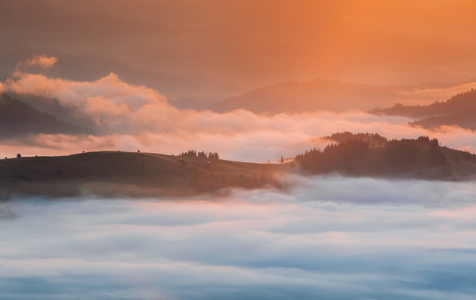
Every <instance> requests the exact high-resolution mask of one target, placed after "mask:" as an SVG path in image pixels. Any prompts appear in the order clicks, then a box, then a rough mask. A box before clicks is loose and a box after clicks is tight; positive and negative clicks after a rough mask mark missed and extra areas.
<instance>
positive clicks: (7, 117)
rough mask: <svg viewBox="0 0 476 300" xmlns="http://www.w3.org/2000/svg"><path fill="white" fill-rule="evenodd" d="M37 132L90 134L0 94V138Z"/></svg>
mask: <svg viewBox="0 0 476 300" xmlns="http://www.w3.org/2000/svg"><path fill="white" fill-rule="evenodd" d="M39 133H45V134H58V133H63V134H90V133H91V130H89V129H86V128H82V127H79V126H75V125H72V124H69V123H67V122H63V121H60V120H58V119H57V118H56V117H54V116H52V115H51V114H48V113H45V112H40V111H38V110H37V109H35V108H33V107H31V106H30V105H28V104H25V103H23V102H20V101H18V100H16V99H13V98H11V97H10V96H8V95H6V94H0V139H7V138H12V137H20V136H23V135H28V134H39Z"/></svg>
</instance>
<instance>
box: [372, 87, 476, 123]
mask: <svg viewBox="0 0 476 300" xmlns="http://www.w3.org/2000/svg"><path fill="white" fill-rule="evenodd" d="M371 112H372V113H376V114H384V115H391V116H404V117H410V118H414V119H418V120H417V121H414V122H412V123H411V124H413V125H419V126H422V127H424V128H435V127H439V126H442V125H457V126H460V127H463V128H467V129H471V130H475V129H476V90H475V89H471V90H470V91H467V92H464V93H459V94H457V95H455V96H453V97H451V98H450V99H448V100H446V101H444V102H438V101H436V102H434V103H432V104H430V105H424V106H420V105H409V106H406V105H402V104H399V103H397V104H395V105H394V106H392V107H390V108H383V109H380V108H377V109H374V110H372V111H371Z"/></svg>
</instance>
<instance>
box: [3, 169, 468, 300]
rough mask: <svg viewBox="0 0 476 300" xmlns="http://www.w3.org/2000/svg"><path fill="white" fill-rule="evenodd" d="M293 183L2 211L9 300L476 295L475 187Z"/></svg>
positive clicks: (19, 203)
mask: <svg viewBox="0 0 476 300" xmlns="http://www.w3.org/2000/svg"><path fill="white" fill-rule="evenodd" d="M288 180H290V181H294V182H295V183H296V184H295V187H294V188H293V189H292V192H291V193H290V194H283V193H279V192H277V191H274V190H254V191H234V192H233V193H232V194H230V195H229V196H227V197H222V198H215V199H209V198H208V196H200V197H195V198H192V199H188V200H180V201H177V200H171V199H166V198H161V199H142V200H140V199H139V200H138V199H136V200H127V199H113V200H110V201H108V200H106V199H95V200H94V199H77V200H76V201H75V200H73V199H70V200H68V199H63V200H61V201H48V200H38V199H31V198H22V199H16V201H13V202H9V203H4V204H3V206H2V209H3V210H4V211H7V210H8V211H11V212H12V213H15V214H16V215H17V216H18V217H16V218H10V219H2V220H0V222H1V224H2V226H0V235H1V236H2V240H0V265H1V266H2V272H1V274H0V287H1V288H0V296H1V297H3V298H18V299H28V298H29V297H30V298H31V295H32V294H33V293H34V294H35V297H36V298H38V299H68V297H69V298H74V295H78V293H79V294H82V295H84V296H85V297H88V298H90V299H94V298H108V297H110V298H114V299H130V298H133V299H157V297H158V295H159V296H161V297H163V298H165V299H182V298H190V299H204V298H227V299H243V298H246V299H248V298H249V299H262V298H266V297H268V298H279V297H281V298H286V299H302V298H316V297H324V298H326V299H349V298H354V299H365V298H370V299H372V298H373V299H395V298H408V297H415V298H418V297H423V298H428V297H429V298H431V299H448V298H453V299H454V298H458V299H470V298H471V297H474V294H475V293H476V289H475V287H474V285H473V284H472V280H471V279H472V278H473V274H474V267H476V264H475V260H474V255H473V254H472V250H471V249H474V248H475V247H476V239H475V238H474V234H473V231H474V228H475V226H476V221H475V220H474V218H471V216H472V215H473V214H474V207H475V202H474V197H473V195H474V186H473V184H472V183H469V182H468V183H465V182H445V183H442V182H427V181H418V180H412V181H406V180H403V181H402V180H392V181H389V180H383V179H369V178H343V177H338V176H316V177H312V178H302V177H291V178H289V179H288ZM78 200H79V201H78ZM467 212H469V214H468V213H467ZM458 214H461V215H462V216H464V217H465V218H456V216H457V215H458ZM443 283H444V284H443Z"/></svg>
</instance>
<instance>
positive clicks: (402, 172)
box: [295, 132, 476, 180]
mask: <svg viewBox="0 0 476 300" xmlns="http://www.w3.org/2000/svg"><path fill="white" fill-rule="evenodd" d="M333 136H337V137H338V138H339V139H340V141H339V142H338V143H337V144H329V145H328V146H327V147H326V148H325V149H324V150H323V151H321V150H319V149H315V148H314V149H311V150H310V151H306V152H305V153H304V154H300V155H297V156H296V158H295V160H296V162H297V163H298V165H299V166H300V167H301V168H302V169H303V170H305V171H306V172H309V173H312V174H326V173H333V172H335V173H342V174H346V175H352V176H384V177H400V178H420V179H438V180H468V179H472V178H473V177H474V176H475V175H476V155H473V154H471V153H468V152H463V151H458V150H453V149H449V148H447V147H441V146H440V145H439V142H438V140H437V139H430V138H428V137H426V136H422V137H419V138H418V139H402V140H390V141H387V142H385V143H384V144H383V145H381V146H374V147H370V146H369V140H368V137H372V136H373V135H372V134H355V135H353V134H351V133H346V132H344V133H339V134H337V135H333ZM343 137H344V138H343ZM376 137H377V139H378V140H380V141H383V137H381V136H378V135H376ZM371 141H373V140H371Z"/></svg>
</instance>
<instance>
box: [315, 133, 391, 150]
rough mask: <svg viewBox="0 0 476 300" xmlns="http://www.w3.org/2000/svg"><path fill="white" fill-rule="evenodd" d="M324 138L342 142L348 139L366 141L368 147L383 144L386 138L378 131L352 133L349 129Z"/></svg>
mask: <svg viewBox="0 0 476 300" xmlns="http://www.w3.org/2000/svg"><path fill="white" fill-rule="evenodd" d="M324 139H326V140H332V141H336V142H337V143H342V142H344V141H348V140H362V141H366V142H367V143H368V144H369V146H370V147H375V146H383V145H385V144H386V143H387V141H388V140H387V139H386V138H385V137H383V136H381V135H380V134H378V133H367V132H366V133H352V132H350V131H342V132H337V133H333V134H332V135H330V136H325V137H324Z"/></svg>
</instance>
